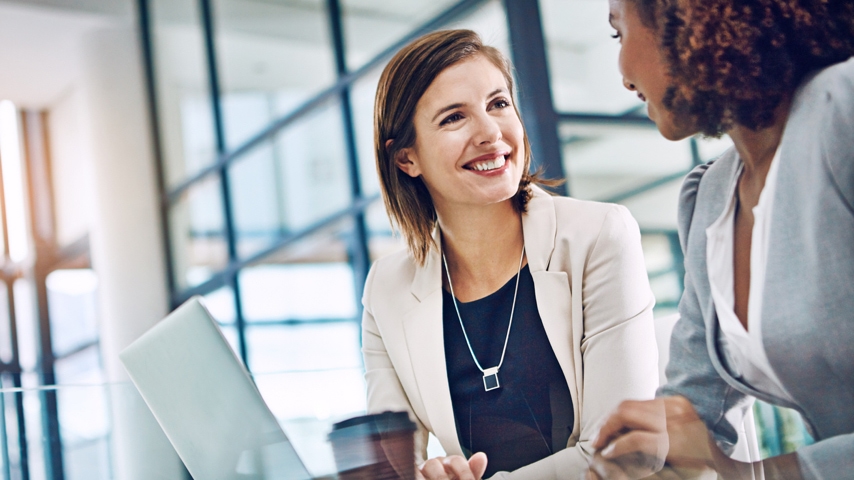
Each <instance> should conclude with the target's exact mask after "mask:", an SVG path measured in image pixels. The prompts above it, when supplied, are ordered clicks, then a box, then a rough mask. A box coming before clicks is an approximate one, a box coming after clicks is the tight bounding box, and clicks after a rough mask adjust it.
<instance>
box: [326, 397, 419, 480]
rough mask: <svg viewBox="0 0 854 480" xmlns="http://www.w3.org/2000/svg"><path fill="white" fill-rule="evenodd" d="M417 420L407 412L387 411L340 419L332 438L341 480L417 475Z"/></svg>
mask: <svg viewBox="0 0 854 480" xmlns="http://www.w3.org/2000/svg"><path fill="white" fill-rule="evenodd" d="M416 428H417V427H416V426H415V423H413V422H412V421H411V420H410V419H409V415H408V414H407V413H406V412H384V413H379V414H374V415H364V416H361V417H355V418H351V419H349V420H344V421H343V422H338V423H336V424H335V425H333V426H332V432H331V433H330V434H329V441H330V443H332V451H333V453H334V455H335V466H336V468H337V469H338V478H339V479H341V480H363V479H372V480H412V479H414V478H415V438H414V433H415V430H416Z"/></svg>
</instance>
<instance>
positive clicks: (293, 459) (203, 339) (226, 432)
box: [119, 297, 312, 480]
mask: <svg viewBox="0 0 854 480" xmlns="http://www.w3.org/2000/svg"><path fill="white" fill-rule="evenodd" d="M119 357H120V359H121V361H122V363H123V364H124V366H125V369H127V371H128V373H129V374H130V377H131V380H132V381H133V383H134V385H136V388H137V389H138V390H139V393H140V394H141V395H142V398H143V399H144V400H145V403H146V404H147V405H148V408H149V409H151V412H152V413H153V414H154V417H155V418H156V419H157V422H158V423H160V427H161V428H162V429H163V431H164V432H165V433H166V436H167V437H168V438H169V441H170V442H172V446H173V447H174V448H175V450H176V451H177V452H178V455H179V456H180V457H181V460H182V461H183V462H184V465H186V467H187V469H188V470H189V471H190V474H191V475H192V476H193V477H194V478H195V479H197V480H208V479H212V480H237V479H240V480H245V479H252V480H262V479H263V480H309V479H311V478H312V476H311V474H310V473H309V472H308V470H307V469H306V467H305V465H304V464H303V462H302V460H300V458H299V456H298V455H297V452H296V450H294V447H293V445H292V444H291V442H290V441H289V440H288V437H287V436H286V435H285V432H284V431H283V430H282V428H281V427H280V426H279V422H278V421H277V420H276V417H275V416H273V413H272V412H271V411H270V409H269V408H268V407H267V404H266V403H265V402H264V400H263V399H262V398H261V394H260V393H259V392H258V389H257V387H256V386H255V383H254V382H253V381H252V378H251V377H250V376H249V372H247V370H246V368H245V367H244V366H243V364H242V363H241V361H240V360H239V359H238V358H237V356H236V355H235V354H234V352H233V351H232V349H231V347H229V344H228V342H227V341H226V339H225V337H224V336H223V335H222V332H221V331H220V330H219V327H218V326H217V325H216V322H215V321H214V320H213V318H212V317H211V315H210V313H208V311H207V310H206V309H205V307H204V306H203V305H202V303H201V302H200V298H199V297H193V298H191V299H190V300H188V301H187V302H186V303H184V304H183V305H181V306H180V307H178V309H176V310H175V311H174V312H172V313H171V314H169V316H167V317H166V318H165V319H163V320H162V321H161V322H160V323H158V324H157V325H155V326H154V327H153V328H152V329H151V330H149V331H148V332H146V333H145V334H144V335H143V336H141V337H140V338H139V339H137V340H136V341H135V342H134V343H132V344H131V345H130V346H128V347H127V348H126V349H124V350H123V351H122V352H121V353H120V354H119Z"/></svg>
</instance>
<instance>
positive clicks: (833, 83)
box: [795, 57, 854, 102]
mask: <svg viewBox="0 0 854 480" xmlns="http://www.w3.org/2000/svg"><path fill="white" fill-rule="evenodd" d="M795 96H796V101H798V100H799V99H802V100H801V101H809V100H816V99H824V100H837V101H844V100H848V101H849V102H850V101H851V99H852V98H854V57H852V58H849V59H848V60H846V61H844V62H839V63H835V64H833V65H830V66H829V67H825V68H823V69H821V70H818V71H816V72H813V74H812V75H810V76H808V77H807V78H806V79H805V80H804V81H803V82H802V83H801V86H800V87H799V88H798V91H797V92H796V93H795ZM816 97H818V98H816Z"/></svg>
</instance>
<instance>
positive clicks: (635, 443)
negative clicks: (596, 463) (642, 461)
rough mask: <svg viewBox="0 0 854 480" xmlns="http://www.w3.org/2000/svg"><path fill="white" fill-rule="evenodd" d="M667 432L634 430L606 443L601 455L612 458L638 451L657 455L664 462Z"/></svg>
mask: <svg viewBox="0 0 854 480" xmlns="http://www.w3.org/2000/svg"><path fill="white" fill-rule="evenodd" d="M667 447H668V444H667V433H666V432H645V431H641V430H635V431H632V432H629V433H627V434H625V435H622V436H620V437H618V438H617V439H616V440H614V441H613V442H611V443H610V444H608V446H607V447H605V449H604V450H602V456H603V457H605V458H607V459H608V460H613V459H615V458H617V457H622V456H623V455H628V454H630V453H640V454H644V455H649V456H652V457H657V458H660V459H661V463H662V464H664V457H665V456H666V455H667Z"/></svg>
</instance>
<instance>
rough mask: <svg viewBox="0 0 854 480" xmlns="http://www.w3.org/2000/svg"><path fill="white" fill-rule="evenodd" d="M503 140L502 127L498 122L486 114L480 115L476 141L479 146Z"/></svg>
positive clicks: (475, 136)
mask: <svg viewBox="0 0 854 480" xmlns="http://www.w3.org/2000/svg"><path fill="white" fill-rule="evenodd" d="M499 140H501V127H500V126H499V125H498V121H497V120H496V119H494V118H492V117H491V116H490V115H489V114H487V113H486V112H484V113H482V114H481V115H478V120H477V130H476V132H475V135H474V141H475V143H476V144H478V145H489V144H491V143H495V142H497V141H499Z"/></svg>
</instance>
